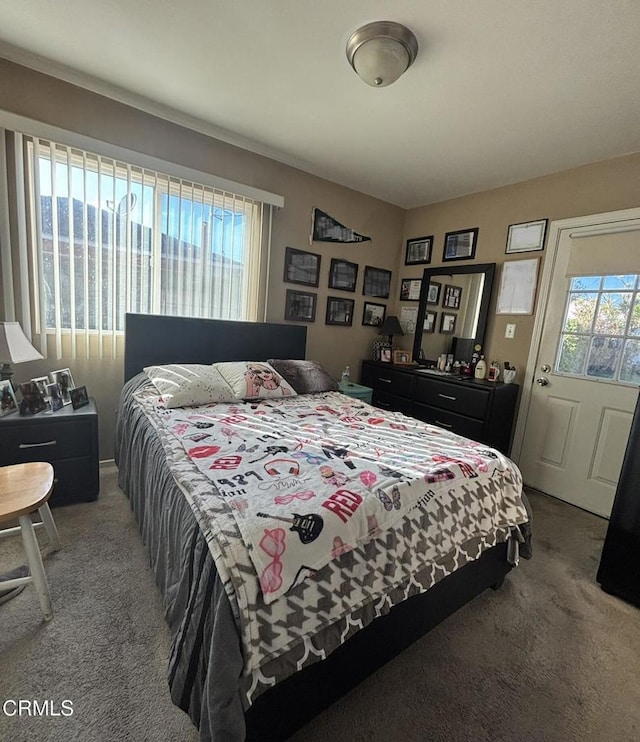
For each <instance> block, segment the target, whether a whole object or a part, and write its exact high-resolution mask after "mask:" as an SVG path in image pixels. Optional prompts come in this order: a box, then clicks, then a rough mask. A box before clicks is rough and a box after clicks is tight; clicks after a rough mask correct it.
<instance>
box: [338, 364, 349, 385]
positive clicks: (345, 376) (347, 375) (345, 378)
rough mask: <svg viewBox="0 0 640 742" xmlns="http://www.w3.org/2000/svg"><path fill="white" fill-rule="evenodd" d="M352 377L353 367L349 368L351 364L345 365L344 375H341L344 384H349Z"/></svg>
mask: <svg viewBox="0 0 640 742" xmlns="http://www.w3.org/2000/svg"><path fill="white" fill-rule="evenodd" d="M350 379H351V369H350V368H349V366H345V367H344V371H343V372H342V376H341V377H340V381H341V382H342V383H343V384H348V383H349V380H350Z"/></svg>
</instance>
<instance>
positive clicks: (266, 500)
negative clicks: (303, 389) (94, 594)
mask: <svg viewBox="0 0 640 742" xmlns="http://www.w3.org/2000/svg"><path fill="white" fill-rule="evenodd" d="M136 399H137V401H138V403H139V404H140V405H141V406H142V407H143V409H144V410H145V412H146V414H147V416H148V417H149V419H150V420H151V421H152V423H153V425H154V426H155V427H156V429H157V432H158V434H159V436H160V438H161V440H162V442H163V445H164V448H165V452H166V453H167V457H168V459H169V460H170V463H171V467H172V471H173V475H174V477H175V479H176V481H177V482H178V484H179V485H180V487H181V489H182V490H183V491H184V492H185V494H186V496H187V498H188V500H189V502H190V504H191V506H192V509H193V511H194V513H195V515H196V517H197V519H198V521H199V523H200V525H201V528H202V530H203V532H204V533H205V536H206V538H207V541H208V543H209V546H210V550H211V552H212V555H213V557H214V559H215V562H216V567H217V569H218V572H219V574H220V577H221V579H222V580H223V581H224V583H225V588H226V589H227V593H228V595H229V598H230V601H231V603H232V606H233V607H234V614H235V615H236V618H237V620H238V623H239V627H240V632H241V637H242V643H243V652H244V656H245V672H246V675H247V697H248V698H249V699H250V698H251V697H253V696H255V694H256V693H258V692H260V690H261V689H263V688H264V687H266V686H268V685H269V684H271V682H275V680H274V681H271V680H270V679H269V678H271V677H275V676H278V677H277V678H276V679H281V676H282V673H281V672H276V671H275V670H274V667H275V665H274V663H275V662H276V661H277V659H278V658H279V657H280V656H282V655H283V654H284V653H286V652H289V653H290V654H291V650H292V649H293V648H295V647H296V646H297V647H300V649H299V650H298V653H297V656H298V657H299V659H298V660H297V668H296V667H294V668H293V669H300V667H302V666H304V665H305V664H307V663H308V655H309V654H310V653H311V652H315V651H316V649H315V645H314V644H313V640H312V638H313V637H314V636H317V635H318V634H319V633H320V632H322V631H323V630H325V629H326V628H327V626H328V625H330V624H331V625H337V626H339V627H341V628H340V631H339V634H340V635H339V637H338V638H337V639H335V638H334V640H332V641H333V644H334V648H335V646H336V645H337V644H339V643H340V641H344V640H346V638H348V636H350V635H351V633H353V631H355V630H357V626H356V625H355V624H354V625H351V621H352V620H353V617H354V616H361V617H366V618H364V620H363V618H360V619H358V620H359V621H360V626H362V625H366V623H367V622H369V621H370V620H372V619H373V618H374V617H375V615H379V614H380V613H383V612H386V610H388V609H389V608H390V607H391V606H392V605H393V604H394V603H395V602H398V601H399V600H402V599H404V598H406V597H407V596H408V595H410V594H413V593H415V592H421V591H423V590H425V589H428V588H429V587H430V586H431V584H433V582H435V581H436V579H439V577H441V576H442V574H440V575H436V574H435V571H434V570H436V571H437V569H439V568H441V565H442V564H443V563H444V562H445V561H447V560H448V561H449V562H450V565H449V567H448V568H447V569H446V570H445V573H448V572H450V571H452V570H453V569H455V568H456V567H457V566H460V563H464V561H466V560H468V559H470V558H474V557H473V555H472V554H471V553H470V552H471V551H472V550H477V552H478V554H477V555H479V553H480V552H481V551H482V550H483V549H484V548H488V547H489V546H491V545H493V544H494V543H496V542H497V541H499V540H504V539H505V538H506V537H508V534H509V530H510V529H511V528H512V527H514V526H517V525H519V524H522V523H525V522H526V521H527V514H526V510H525V507H524V504H523V502H522V499H521V494H520V493H521V478H520V474H519V472H518V470H517V468H516V467H515V465H514V464H513V463H512V462H510V461H509V460H508V459H507V458H506V457H504V456H503V455H501V454H500V453H499V452H497V451H494V450H492V449H488V448H487V447H485V446H482V445H480V444H477V443H473V442H471V441H469V440H467V439H464V438H461V437H459V436H455V435H453V434H451V433H448V432H446V431H443V430H441V429H440V428H437V427H433V426H429V425H427V424H424V423H421V422H419V421H416V420H413V419H411V418H407V417H405V416H403V415H401V414H399V413H386V412H381V411H380V410H378V409H376V408H374V407H371V406H370V405H367V404H365V403H363V402H361V401H359V400H354V399H351V398H349V397H345V396H344V395H341V394H339V393H335V392H330V393H326V394H314V395H303V396H299V397H295V398H290V399H282V400H280V399H278V400H263V401H256V402H251V403H249V402H247V403H243V404H241V405H222V404H216V405H209V406H206V407H199V408H188V409H176V410H167V409H165V408H164V407H161V406H160V405H159V404H158V397H157V396H156V395H154V394H153V392H152V391H151V390H149V389H146V390H142V391H139V392H137V393H136ZM212 485H213V486H212ZM470 544H473V547H469V545H470ZM464 549H468V550H469V551H468V552H464V558H462V554H463V550H464ZM456 555H457V556H456ZM458 557H460V559H459V558H458ZM425 571H426V572H429V574H430V576H429V577H427V578H426V579H422V578H421V579H417V578H416V575H418V574H420V575H423V577H424V574H425ZM372 606H375V607H374V608H372ZM330 649H331V648H329V651H330ZM320 651H321V652H322V653H324V651H325V650H324V649H323V650H320ZM291 671H292V669H289V670H288V671H287V673H288V672H291ZM287 673H285V674H287Z"/></svg>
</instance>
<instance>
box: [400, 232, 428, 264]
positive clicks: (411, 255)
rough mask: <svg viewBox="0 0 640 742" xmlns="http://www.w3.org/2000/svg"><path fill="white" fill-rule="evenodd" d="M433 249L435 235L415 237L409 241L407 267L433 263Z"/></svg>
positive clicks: (406, 257)
mask: <svg viewBox="0 0 640 742" xmlns="http://www.w3.org/2000/svg"><path fill="white" fill-rule="evenodd" d="M432 249H433V235H429V237H415V238H414V239H412V240H407V251H406V253H405V256H404V264H405V265H425V264H426V263H430V262H431V251H432Z"/></svg>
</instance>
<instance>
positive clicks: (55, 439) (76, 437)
mask: <svg viewBox="0 0 640 742" xmlns="http://www.w3.org/2000/svg"><path fill="white" fill-rule="evenodd" d="M29 461H48V462H49V463H51V464H53V469H54V472H55V474H54V477H55V478H54V487H53V492H52V494H51V498H50V500H49V504H50V505H51V506H52V507H55V506H56V505H67V504H71V503H74V502H84V501H87V500H95V499H96V498H97V497H98V491H99V489H100V483H99V475H98V411H97V410H96V405H95V402H94V400H93V399H92V400H91V401H90V402H89V404H88V405H86V406H85V407H81V408H79V409H77V410H74V409H73V408H72V407H71V405H66V406H64V407H63V408H62V409H60V410H57V411H56V412H54V413H49V414H45V413H43V412H40V413H38V414H37V415H19V414H12V415H6V416H5V417H2V418H0V466H8V465H10V464H22V463H25V462H29Z"/></svg>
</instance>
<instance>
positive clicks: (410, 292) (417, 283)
mask: <svg viewBox="0 0 640 742" xmlns="http://www.w3.org/2000/svg"><path fill="white" fill-rule="evenodd" d="M421 288H422V279H421V278H403V279H402V281H401V282H400V301H420V289H421Z"/></svg>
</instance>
